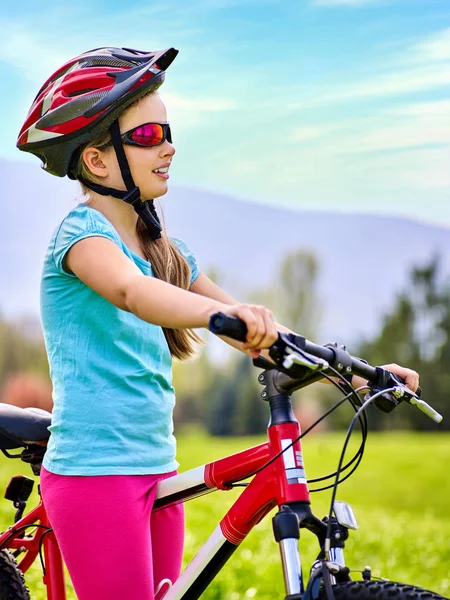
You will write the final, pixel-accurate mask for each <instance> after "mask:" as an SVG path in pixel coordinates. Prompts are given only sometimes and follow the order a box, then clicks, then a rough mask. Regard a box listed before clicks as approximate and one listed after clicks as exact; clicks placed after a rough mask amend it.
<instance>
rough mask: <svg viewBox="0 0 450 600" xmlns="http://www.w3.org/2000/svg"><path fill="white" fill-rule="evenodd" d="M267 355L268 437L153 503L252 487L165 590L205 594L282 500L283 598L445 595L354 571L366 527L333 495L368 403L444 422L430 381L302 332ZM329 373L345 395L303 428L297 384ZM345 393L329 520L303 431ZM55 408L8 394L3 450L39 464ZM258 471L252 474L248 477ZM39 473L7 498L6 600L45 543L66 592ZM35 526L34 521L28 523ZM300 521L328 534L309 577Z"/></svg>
mask: <svg viewBox="0 0 450 600" xmlns="http://www.w3.org/2000/svg"><path fill="white" fill-rule="evenodd" d="M210 330H211V331H213V332H214V333H216V334H220V335H226V336H228V337H231V338H234V339H237V340H241V341H243V340H244V339H245V335H246V329H245V325H244V323H243V322H242V321H240V320H239V319H235V318H233V317H227V316H225V315H222V314H220V313H218V314H217V315H214V316H213V317H212V318H211V321H210ZM269 355H270V357H271V359H272V361H273V362H271V361H269V360H267V359H265V358H261V357H260V358H258V359H255V360H254V361H253V362H254V364H255V366H257V367H261V368H263V371H262V373H261V374H260V375H259V377H258V380H259V382H260V383H261V384H262V385H263V386H264V389H263V391H262V393H261V397H262V398H263V400H265V401H267V402H268V404H269V409H270V421H269V426H268V441H267V442H265V443H263V444H260V445H258V446H255V447H253V448H249V449H247V450H244V451H241V452H238V453H236V454H233V455H231V456H227V457H225V458H222V459H219V460H216V461H213V462H211V463H208V464H206V465H203V466H200V467H197V468H195V469H191V470H189V471H186V472H184V473H181V474H178V475H176V476H173V477H171V478H168V479H165V480H163V481H161V482H160V483H159V484H158V488H157V496H156V501H155V505H154V510H163V509H164V508H166V507H168V506H170V505H173V504H174V503H178V502H186V501H187V500H191V499H194V498H196V497H198V496H201V495H204V494H206V493H210V492H213V491H216V490H230V489H232V488H233V487H235V486H238V485H240V486H244V488H245V489H244V491H243V492H242V494H241V495H240V496H239V497H238V499H237V500H236V501H235V502H234V504H233V505H232V507H231V508H230V509H229V511H228V512H227V513H226V515H225V516H224V517H223V519H222V520H221V521H220V523H219V524H218V525H217V527H216V528H215V529H214V531H213V533H212V534H211V535H210V537H209V538H208V540H207V541H206V542H205V543H204V545H203V546H202V547H201V548H200V550H199V551H198V553H197V554H196V555H195V557H194V558H193V559H192V561H191V562H190V563H189V564H188V565H187V566H186V568H185V569H184V571H183V573H182V574H181V576H180V577H179V579H178V580H177V581H176V582H174V584H173V585H171V587H169V589H168V590H167V591H166V592H165V593H164V600H181V599H182V600H196V599H198V598H199V597H200V596H201V594H202V593H203V592H204V590H205V589H206V588H207V587H208V585H209V584H210V583H211V581H212V580H213V578H214V577H215V575H216V574H217V573H218V572H219V571H220V569H221V568H222V567H223V565H224V564H225V563H226V562H227V560H228V559H229V558H230V557H231V555H232V554H233V552H234V551H235V550H236V549H237V547H238V546H239V544H240V543H241V542H242V541H243V539H244V538H245V537H246V536H247V534H248V533H249V532H250V531H251V529H252V528H253V527H254V526H255V525H256V524H257V523H259V522H260V521H261V520H262V519H263V518H264V517H265V516H266V515H267V514H268V513H269V512H270V511H271V510H272V509H274V508H275V507H278V511H277V512H276V513H275V516H274V517H273V519H272V522H273V530H274V537H275V540H276V542H278V544H279V546H280V554H281V563H282V570H283V576H284V587H285V593H286V595H285V600H342V599H346V598H350V597H352V598H353V597H355V598H357V599H359V600H368V599H369V598H370V599H371V600H392V599H398V600H407V599H408V600H413V599H419V598H421V599H423V600H439V599H442V598H443V596H440V595H438V594H435V593H433V592H429V591H427V590H423V589H421V588H419V587H416V586H410V585H406V584H400V583H394V582H390V581H387V580H383V579H378V578H374V577H373V576H372V573H371V571H370V569H369V568H368V567H366V568H365V569H363V570H362V571H361V573H362V579H361V580H358V581H353V580H352V579H351V577H350V570H349V569H348V567H346V565H345V558H344V547H345V541H346V540H347V539H348V536H349V531H350V530H354V529H357V522H356V519H355V516H354V514H353V510H352V509H351V507H350V505H348V504H346V503H344V502H337V501H336V500H335V497H336V490H337V487H338V484H339V483H340V482H342V481H343V480H344V479H346V478H348V477H349V476H350V475H351V474H352V473H353V472H354V471H355V469H356V468H357V466H358V465H359V463H360V461H361V459H362V455H363V452H364V445H365V440H366V436H367V418H366V412H365V410H366V408H367V407H368V405H369V404H371V403H374V404H375V405H376V406H377V407H378V408H379V409H380V410H382V411H383V412H386V413H389V412H391V411H392V410H393V409H394V408H395V407H396V406H397V405H398V404H400V402H407V403H409V404H411V405H414V406H416V407H417V408H419V409H420V410H422V411H423V412H425V414H427V415H428V416H429V417H431V418H432V419H434V420H435V421H436V422H440V421H441V420H442V417H441V415H439V414H438V413H437V412H436V411H435V410H434V409H433V408H432V407H431V406H429V405H428V404H427V403H425V402H424V401H423V400H421V399H420V390H418V391H417V393H413V392H412V391H411V390H409V389H408V388H407V387H406V386H405V385H404V382H403V381H402V380H401V379H400V378H399V377H398V376H396V375H394V374H393V373H391V372H389V371H387V370H385V369H382V368H380V367H372V366H370V365H369V364H367V363H366V362H365V361H363V360H362V359H359V358H356V357H354V356H351V355H350V354H349V352H348V351H347V350H346V348H345V347H344V346H339V345H337V344H327V345H325V346H318V345H316V344H313V343H311V342H309V341H308V340H306V339H305V338H304V337H301V336H299V335H295V334H284V333H280V334H279V337H278V340H277V342H276V343H275V344H274V345H273V346H272V347H271V348H270V350H269ZM352 374H357V375H360V376H362V377H364V378H366V379H368V381H369V384H368V386H367V390H368V391H367V394H366V395H365V397H364V398H361V395H360V393H361V392H362V391H363V390H362V389H360V390H356V391H355V390H354V389H353V388H352V387H351V384H350V382H349V379H350V377H351V376H352ZM321 378H327V379H330V381H331V382H332V383H334V385H336V386H337V387H338V388H339V389H340V390H341V391H342V392H343V393H344V397H343V399H341V400H340V401H339V402H338V403H336V404H335V405H334V406H333V407H332V408H331V409H329V410H328V411H327V412H326V413H325V414H324V415H322V417H320V419H318V420H317V421H316V423H314V424H313V425H311V426H310V427H309V428H308V429H307V430H306V431H305V432H303V433H301V432H300V426H299V423H298V421H297V419H296V417H295V416H294V413H293V411H292V406H291V394H292V393H293V392H294V391H296V390H298V389H300V388H302V387H305V386H307V385H309V384H311V383H313V382H315V381H317V380H319V379H321ZM347 401H348V402H350V403H351V405H352V407H353V409H354V411H355V416H354V417H353V419H352V422H351V425H350V427H349V430H348V433H347V437H346V439H345V442H344V447H343V451H342V453H341V456H340V460H339V465H338V468H337V471H336V472H335V473H333V474H331V475H330V476H328V477H327V478H328V479H329V478H331V479H334V483H333V484H331V485H329V486H327V487H328V488H331V489H332V499H331V505H330V511H329V514H328V516H327V517H325V518H324V519H320V518H318V517H316V516H315V515H314V514H313V513H312V510H311V503H310V493H309V489H308V482H307V479H306V475H305V470H304V461H303V454H302V448H301V438H302V437H303V436H304V435H306V433H308V431H310V430H311V429H312V428H313V427H314V426H315V425H316V424H317V423H318V422H319V421H321V420H322V419H323V418H325V417H326V416H328V415H329V414H330V413H331V412H332V411H333V410H335V409H336V408H337V407H338V406H340V405H341V404H342V403H343V402H347ZM50 418H51V416H50V414H49V413H46V412H45V411H42V410H39V409H20V408H16V407H13V406H8V405H0V449H1V450H2V451H3V453H4V454H6V456H8V457H10V458H14V457H19V458H21V460H22V461H25V462H27V463H29V464H31V467H32V469H33V472H34V473H35V474H39V472H40V468H41V464H42V459H43V456H44V453H45V441H46V440H47V439H48V437H49V433H48V430H47V427H48V426H49V424H50ZM357 421H359V422H360V425H361V431H362V442H361V445H360V447H359V449H358V451H357V452H356V454H355V456H354V457H353V458H352V459H351V460H350V461H349V462H348V463H347V464H345V465H344V464H343V462H344V455H345V450H346V447H347V444H348V441H349V439H350V435H351V433H352V431H353V428H354V426H355V424H356V422H357ZM17 448H23V450H22V452H21V453H20V454H18V455H13V454H10V452H9V450H13V449H17ZM344 473H345V475H343V474H344ZM250 478H251V480H250V482H245V483H243V482H244V481H245V480H248V479H250ZM327 478H321V480H323V479H327ZM32 484H33V480H31V479H29V478H26V477H23V476H17V477H13V478H12V479H11V481H10V483H9V484H8V486H7V490H6V494H5V497H6V498H7V499H9V500H11V501H12V502H13V503H14V506H15V507H16V508H17V512H16V516H15V522H14V524H13V525H12V526H11V527H9V528H8V530H7V531H5V532H4V533H2V534H1V535H0V600H9V599H10V598H14V600H29V598H30V596H29V593H28V590H27V587H26V585H25V581H24V577H23V573H25V572H26V571H27V569H28V568H29V567H30V565H31V564H32V563H33V562H34V560H35V559H36V558H37V556H38V554H39V555H40V558H41V563H42V567H43V572H44V577H43V580H44V584H45V586H46V589H47V598H48V599H49V600H65V598H66V592H65V584H64V570H63V560H62V557H61V554H60V551H59V548H58V544H57V541H56V538H55V536H54V534H53V531H52V529H51V525H50V523H49V521H48V518H47V516H46V512H45V506H44V504H43V502H42V499H41V500H40V502H39V505H38V506H37V507H35V508H34V509H32V510H31V511H30V512H29V513H28V514H27V515H25V516H24V514H23V513H24V511H25V506H26V501H27V499H28V498H29V495H30V493H31V488H32ZM28 529H33V530H34V531H33V532H32V533H31V534H26V531H27V530H28ZM302 529H307V530H309V531H311V532H312V533H313V534H314V535H315V536H316V537H317V539H318V542H319V553H318V556H317V560H316V561H315V562H314V563H313V565H312V566H311V568H310V575H309V580H308V582H307V584H306V582H305V580H304V577H303V571H302V565H301V560H300V553H299V546H298V542H299V538H300V531H301V530H302ZM21 555H23V556H21ZM42 555H43V556H42ZM19 557H21V558H20V560H19ZM168 584H170V582H168ZM8 594H9V595H8Z"/></svg>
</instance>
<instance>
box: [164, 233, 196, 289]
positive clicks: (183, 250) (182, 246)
mask: <svg viewBox="0 0 450 600" xmlns="http://www.w3.org/2000/svg"><path fill="white" fill-rule="evenodd" d="M169 239H170V241H171V242H173V243H174V244H175V246H176V247H177V248H178V252H179V253H180V254H181V256H183V257H184V258H185V259H186V260H187V263H188V265H189V268H190V269H191V285H192V283H194V281H195V279H197V277H198V275H199V273H200V268H199V266H198V264H197V259H196V258H195V255H194V253H193V252H192V250H191V248H190V247H189V246H188V245H187V244H186V242H184V241H183V240H180V239H179V238H175V237H170V238H169Z"/></svg>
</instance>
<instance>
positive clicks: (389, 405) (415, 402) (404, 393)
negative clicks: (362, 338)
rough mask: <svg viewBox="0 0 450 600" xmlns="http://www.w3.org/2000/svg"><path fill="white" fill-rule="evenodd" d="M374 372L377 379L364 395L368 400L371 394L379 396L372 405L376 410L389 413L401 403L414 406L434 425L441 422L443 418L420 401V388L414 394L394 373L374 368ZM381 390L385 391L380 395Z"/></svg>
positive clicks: (370, 384) (370, 383) (371, 383)
mask: <svg viewBox="0 0 450 600" xmlns="http://www.w3.org/2000/svg"><path fill="white" fill-rule="evenodd" d="M376 370H377V378H376V379H375V381H372V382H369V386H370V389H371V391H370V392H369V393H368V394H366V399H369V398H370V397H371V396H372V395H373V394H377V393H379V394H380V396H379V397H378V398H377V399H376V400H375V401H374V405H375V406H376V407H377V408H378V410H380V411H381V412H384V413H390V412H392V411H393V410H394V408H396V407H397V406H398V405H399V404H400V402H402V401H403V402H407V403H408V404H411V405H412V406H415V407H416V408H418V409H419V410H420V411H422V412H423V413H424V414H426V415H427V417H430V419H432V420H433V421H435V422H436V423H440V422H441V421H442V419H443V418H444V417H443V416H442V415H441V414H440V413H438V412H437V411H436V410H434V408H433V407H432V406H430V405H429V404H428V403H427V402H425V401H424V400H421V399H420V395H421V392H422V390H421V389H420V387H419V388H417V392H416V393H414V392H413V391H412V390H410V389H409V388H408V387H406V385H405V382H404V381H403V380H402V379H401V378H400V377H399V376H398V375H396V374H395V373H392V372H391V371H387V370H386V369H383V368H381V367H376ZM383 390H386V392H385V393H382V392H383ZM387 390H389V391H387Z"/></svg>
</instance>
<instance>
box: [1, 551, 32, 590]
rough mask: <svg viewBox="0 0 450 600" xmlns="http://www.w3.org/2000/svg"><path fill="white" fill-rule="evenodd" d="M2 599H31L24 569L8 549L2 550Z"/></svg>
mask: <svg viewBox="0 0 450 600" xmlns="http://www.w3.org/2000/svg"><path fill="white" fill-rule="evenodd" d="M0 600H30V592H29V591H28V588H27V586H26V585H25V580H24V578H23V574H22V571H21V570H20V569H19V567H18V565H17V562H16V560H15V558H14V556H13V555H12V554H11V552H9V551H8V550H1V551H0Z"/></svg>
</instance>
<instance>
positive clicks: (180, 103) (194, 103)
mask: <svg viewBox="0 0 450 600" xmlns="http://www.w3.org/2000/svg"><path fill="white" fill-rule="evenodd" d="M163 100H164V102H165V104H166V105H167V107H168V109H169V110H184V111H189V112H191V111H195V112H197V111H198V112H205V111H206V112H217V111H223V110H235V109H236V108H238V105H237V103H236V101H235V100H234V99H232V98H214V97H208V96H200V97H197V98H195V97H191V98H186V97H183V96H179V95H176V94H170V93H166V94H164V98H163Z"/></svg>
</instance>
